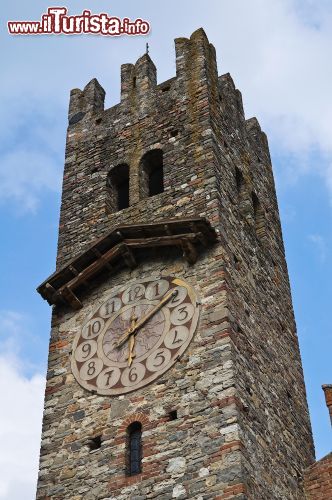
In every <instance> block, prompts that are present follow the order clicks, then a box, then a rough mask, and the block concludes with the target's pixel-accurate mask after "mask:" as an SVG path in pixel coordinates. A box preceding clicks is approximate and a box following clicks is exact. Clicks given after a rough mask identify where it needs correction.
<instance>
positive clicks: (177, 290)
mask: <svg viewBox="0 0 332 500" xmlns="http://www.w3.org/2000/svg"><path fill="white" fill-rule="evenodd" d="M198 317H199V307H198V304H197V296H196V294H195V291H194V290H193V288H192V287H191V286H189V285H188V284H187V283H186V282H185V281H183V280H181V279H178V278H173V277H162V278H160V279H155V278H151V279H145V280H139V281H136V282H135V283H134V284H133V285H130V286H124V287H121V288H118V289H117V290H116V291H115V292H114V293H113V294H112V295H110V296H109V297H108V298H107V300H106V301H105V302H104V303H103V304H102V305H101V306H99V308H98V309H97V310H96V311H94V313H93V314H92V316H91V315H90V317H89V319H88V321H86V323H85V324H84V326H83V328H82V329H81V331H80V332H79V333H78V334H77V335H76V337H75V340H74V345H73V354H72V363H71V364H72V371H73V374H74V376H75V378H76V380H77V381H78V383H79V384H80V385H81V386H82V387H84V388H85V389H88V390H90V391H96V392H97V393H98V394H104V395H118V394H125V393H127V392H130V391H134V390H135V389H138V388H140V387H143V386H144V385H146V384H149V383H150V382H152V381H153V380H155V379H156V378H158V377H159V376H160V375H162V374H163V373H165V372H166V371H167V370H168V369H169V368H170V367H171V366H172V365H173V364H174V363H175V362H176V360H177V359H178V358H179V356H181V354H183V352H184V351H185V350H186V348H187V347H188V345H189V343H190V341H191V339H192V337H193V335H194V333H195V330H196V327H197V323H198Z"/></svg>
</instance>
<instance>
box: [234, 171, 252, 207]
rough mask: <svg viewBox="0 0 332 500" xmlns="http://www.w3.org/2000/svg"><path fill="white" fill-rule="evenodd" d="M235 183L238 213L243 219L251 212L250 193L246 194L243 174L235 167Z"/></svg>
mask: <svg viewBox="0 0 332 500" xmlns="http://www.w3.org/2000/svg"><path fill="white" fill-rule="evenodd" d="M235 183H236V191H237V202H238V206H239V209H240V212H241V214H242V215H243V216H244V217H248V216H249V215H250V212H251V210H252V209H251V200H250V193H249V192H248V189H247V186H246V182H245V180H244V177H243V174H242V172H241V170H240V169H239V168H237V167H235Z"/></svg>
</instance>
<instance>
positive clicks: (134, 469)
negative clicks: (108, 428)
mask: <svg viewBox="0 0 332 500" xmlns="http://www.w3.org/2000/svg"><path fill="white" fill-rule="evenodd" d="M126 448H127V450H126V451H127V453H126V455H127V457H126V458H127V464H126V465H127V467H126V469H127V475H128V476H135V475H136V474H140V473H141V472H142V424H141V423H140V422H133V423H132V424H130V425H129V427H128V428H127V446H126Z"/></svg>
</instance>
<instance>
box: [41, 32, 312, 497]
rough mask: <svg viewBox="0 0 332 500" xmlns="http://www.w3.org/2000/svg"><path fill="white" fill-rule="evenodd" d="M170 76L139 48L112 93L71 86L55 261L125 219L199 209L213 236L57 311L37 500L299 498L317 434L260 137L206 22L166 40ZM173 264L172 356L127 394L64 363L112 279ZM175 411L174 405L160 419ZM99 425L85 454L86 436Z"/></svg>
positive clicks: (149, 260)
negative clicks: (195, 311) (133, 438)
mask: <svg viewBox="0 0 332 500" xmlns="http://www.w3.org/2000/svg"><path fill="white" fill-rule="evenodd" d="M176 58H177V73H176V77H175V78H172V79H170V80H168V81H167V82H164V83H162V84H160V85H157V84H156V70H155V67H154V64H153V62H152V61H151V59H150V57H149V56H148V55H144V56H143V57H142V58H140V59H139V60H138V61H137V63H136V64H135V65H123V66H122V72H121V103H120V104H118V105H116V106H114V107H113V108H110V109H108V110H104V109H103V99H104V91H103V89H102V88H101V87H100V85H99V84H98V82H97V81H96V80H93V81H92V82H90V83H89V84H88V85H87V86H86V88H85V89H84V90H83V91H80V90H78V89H75V90H74V91H72V93H71V101H70V108H69V118H70V123H71V125H70V126H69V128H68V134H67V146H66V161H65V171H64V181H63V196H62V207H61V217H60V230H59V244H58V259H57V267H58V268H60V267H62V266H63V265H64V264H65V263H67V262H68V261H69V260H70V259H71V258H73V257H74V255H77V254H78V253H80V252H81V251H83V250H84V249H85V248H86V247H87V246H88V245H89V244H91V243H92V242H93V241H94V240H95V239H96V238H99V237H100V236H102V235H103V234H104V233H105V232H107V231H109V230H110V229H111V227H113V226H114V225H116V224H120V223H127V224H130V223H140V222H142V223H143V222H149V221H151V219H152V218H153V220H154V221H159V220H164V219H169V218H174V217H180V216H194V215H195V216H205V217H206V218H207V219H208V220H209V221H210V222H211V224H212V225H213V226H214V227H215V229H216V231H217V234H218V243H217V244H216V245H215V246H214V247H213V248H211V249H210V250H206V251H205V253H204V254H203V255H202V256H201V257H200V258H199V260H198V262H197V263H196V264H195V265H194V266H189V265H188V264H187V263H185V261H184V260H183V258H182V256H181V255H179V254H178V253H177V251H163V252H162V254H161V252H159V254H157V255H156V254H155V253H154V252H147V253H146V255H145V258H144V259H142V260H141V261H140V262H139V265H138V267H137V268H136V269H135V270H132V271H129V270H124V271H122V272H121V273H118V274H117V275H114V276H109V277H107V278H105V280H104V281H103V282H100V283H98V286H95V287H94V288H92V289H91V290H89V291H87V292H86V295H85V296H84V297H83V302H84V307H83V309H82V310H81V311H79V312H73V311H70V310H67V309H66V308H65V307H57V308H55V309H54V311H53V317H52V332H51V339H50V354H49V367H48V377H47V387H46V395H45V413H44V423H43V436H42V448H41V462H40V475H39V482H38V491H37V498H38V499H42V498H44V499H46V498H47V499H59V500H60V499H72V500H74V499H75V500H83V499H84V500H90V499H91V500H92V499H106V498H112V499H118V500H122V499H123V500H124V499H127V498H132V499H134V498H136V499H137V500H138V499H144V498H162V499H167V498H192V499H197V500H198V499H204V500H205V499H213V498H215V499H226V498H236V499H245V498H248V499H255V500H258V499H259V500H265V499H266V500H273V499H278V500H279V499H281V498H282V499H301V498H303V489H302V473H303V470H304V468H305V467H307V466H308V465H310V464H311V463H312V461H313V444H312V437H311V430H310V423H309V417H308V409H307V403H306V395H305V388H304V382H303V373H302V367H301V360H300V354H299V348H298V343H297V335H296V326H295V321H294V315H293V309H292V303H291V295H290V287H289V282H288V274H287V266H286V261H285V256H284V249H283V243H282V236H281V227H280V221H279V215H278V207H277V200H276V195H275V188H274V182H273V174H272V169H271V162H270V157H269V151H268V145H267V140H266V137H265V135H264V134H263V133H262V132H261V130H260V127H259V124H258V123H257V120H256V119H251V120H245V118H244V113H243V108H242V100H241V94H240V93H239V91H238V90H236V89H235V86H234V84H233V81H232V79H231V78H230V76H229V75H223V76H221V77H219V78H218V74H217V68H216V60H215V52H214V48H213V46H212V45H211V44H209V42H208V40H207V38H206V35H205V33H204V32H203V30H198V31H197V32H195V33H194V34H193V35H192V36H191V38H190V40H188V39H185V38H181V39H177V40H176ZM152 149H162V151H163V158H164V186H165V190H164V192H163V193H161V194H159V195H156V196H153V197H151V198H145V199H142V195H141V190H140V182H141V172H140V167H139V165H140V159H141V158H142V156H143V154H144V153H146V152H147V151H149V150H152ZM123 163H126V164H128V165H129V167H130V206H129V207H128V208H126V209H124V210H122V211H120V212H117V213H110V210H109V208H108V207H109V204H108V203H107V196H108V192H107V189H106V178H107V175H108V173H109V171H110V169H112V168H113V167H116V166H117V165H119V164H123ZM170 274H174V275H175V276H178V277H183V278H184V279H186V280H188V281H189V283H191V284H192V285H193V286H194V287H195V289H196V290H197V291H198V293H199V295H200V296H201V298H202V309H201V319H200V324H199V327H198V331H197V333H196V336H195V338H194V339H193V341H192V343H191V345H190V346H189V348H188V350H187V351H186V353H185V354H184V355H183V357H182V358H181V360H180V361H179V362H177V363H176V364H175V365H174V366H173V368H172V369H171V370H169V371H168V372H167V373H166V374H165V375H164V376H163V377H162V378H161V379H159V380H157V382H154V383H152V384H150V385H149V386H147V387H145V388H142V389H139V390H138V391H136V392H135V393H132V394H129V395H126V396H119V397H112V398H110V397H101V396H98V395H94V394H91V393H89V392H88V391H86V390H84V389H82V388H81V387H80V386H79V385H78V384H77V382H76V381H75V379H74V377H73V375H72V374H71V370H70V354H71V345H72V341H73V338H74V336H75V334H76V332H77V330H78V329H79V328H80V327H81V325H82V322H83V321H84V318H85V317H86V316H87V315H88V314H89V312H91V310H92V309H93V308H94V307H96V306H97V305H98V304H100V303H101V302H102V301H103V300H104V299H105V298H106V296H107V295H108V294H110V291H111V290H112V289H113V287H114V286H118V285H121V284H123V283H124V282H126V283H127V282H128V284H130V283H132V282H134V280H135V278H138V277H139V278H144V277H148V276H151V275H155V276H158V275H170ZM175 409H176V410H177V412H178V418H177V419H176V420H174V421H170V420H169V416H168V415H169V412H170V411H172V410H175ZM135 419H139V420H140V421H141V422H142V425H143V470H142V474H140V475H138V476H133V477H126V475H125V472H124V468H125V457H124V447H125V429H126V427H127V426H128V425H129V424H130V422H132V421H134V420H135ZM95 435H101V436H102V446H101V448H100V449H99V450H96V451H94V452H90V451H89V447H88V446H87V442H88V439H90V438H91V437H93V436H95Z"/></svg>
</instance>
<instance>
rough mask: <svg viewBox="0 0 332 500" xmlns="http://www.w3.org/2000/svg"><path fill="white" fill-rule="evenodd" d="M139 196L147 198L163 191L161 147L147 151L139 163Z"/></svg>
mask: <svg viewBox="0 0 332 500" xmlns="http://www.w3.org/2000/svg"><path fill="white" fill-rule="evenodd" d="M140 167H141V168H140V181H141V183H140V184H141V197H142V198H147V197H148V196H154V195H156V194H159V193H162V192H163V191H164V168H163V152H162V151H161V149H153V150H152V151H148V152H147V153H145V155H144V156H143V157H142V159H141V163H140Z"/></svg>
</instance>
